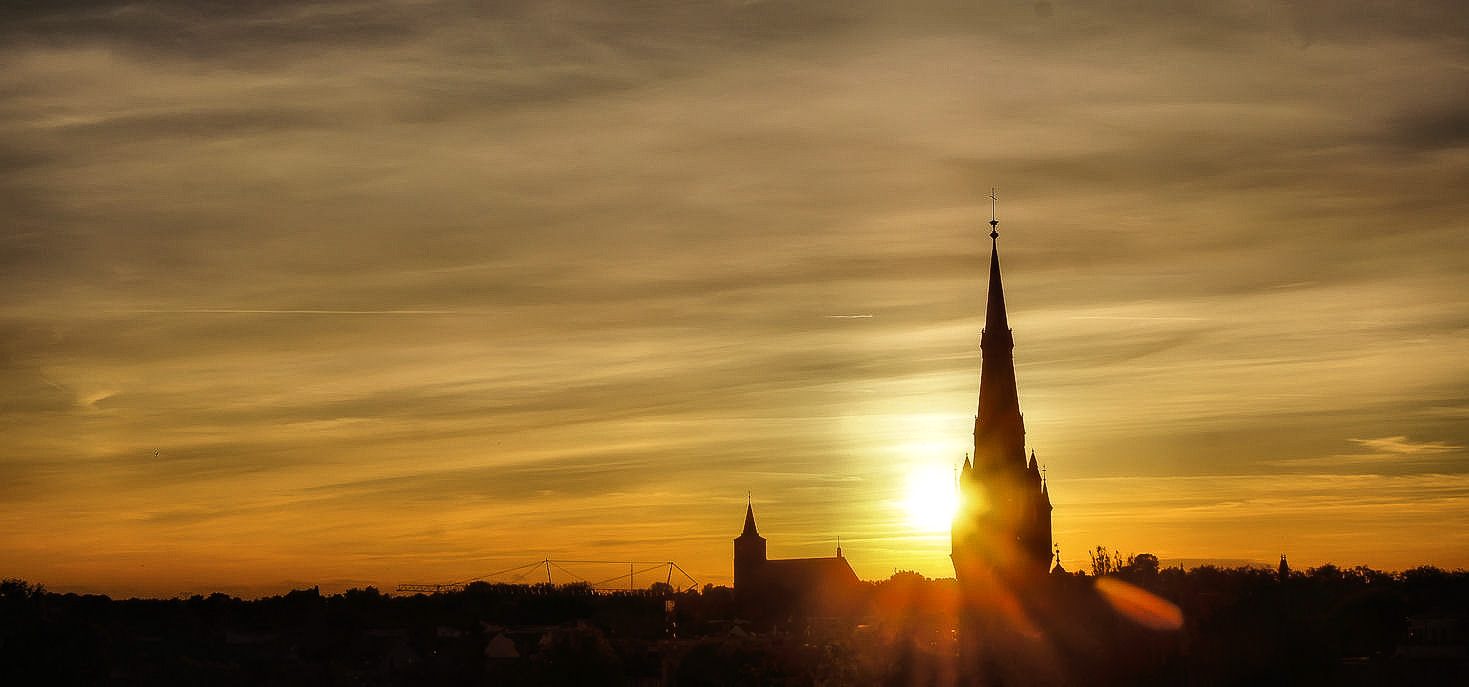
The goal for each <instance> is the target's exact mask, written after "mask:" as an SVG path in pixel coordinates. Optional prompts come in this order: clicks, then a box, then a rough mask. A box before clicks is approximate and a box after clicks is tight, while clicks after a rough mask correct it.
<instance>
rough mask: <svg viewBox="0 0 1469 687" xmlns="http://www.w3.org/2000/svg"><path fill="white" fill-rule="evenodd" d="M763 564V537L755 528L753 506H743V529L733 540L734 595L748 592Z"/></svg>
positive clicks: (758, 575)
mask: <svg viewBox="0 0 1469 687" xmlns="http://www.w3.org/2000/svg"><path fill="white" fill-rule="evenodd" d="M764 566H765V537H762V536H760V530H757V529H755V507H754V505H753V504H749V505H746V506H745V531H744V532H741V533H740V536H738V537H735V540H734V588H735V595H736V596H740V595H741V594H743V593H748V592H749V591H750V590H751V589H752V588H753V587H754V586H755V584H757V583H756V582H755V580H756V579H757V578H759V577H760V569H761V568H763V567H764Z"/></svg>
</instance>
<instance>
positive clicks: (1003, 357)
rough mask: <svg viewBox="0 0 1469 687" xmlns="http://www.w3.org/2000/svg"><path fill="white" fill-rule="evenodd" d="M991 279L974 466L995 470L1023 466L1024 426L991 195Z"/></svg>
mask: <svg viewBox="0 0 1469 687" xmlns="http://www.w3.org/2000/svg"><path fill="white" fill-rule="evenodd" d="M990 199H991V206H990V207H991V210H990V213H991V214H990V222H989V224H990V280H989V294H988V299H987V301H986V303H985V312H984V332H983V333H982V334H981V335H980V339H979V349H980V357H981V362H980V373H979V414H978V415H977V416H976V417H975V419H974V464H975V466H976V467H977V466H980V465H985V466H990V467H993V466H996V465H1002V464H1005V463H1009V462H1019V463H1020V465H1019V467H1022V468H1023V467H1025V463H1024V461H1025V426H1024V422H1023V421H1022V420H1021V417H1020V398H1019V396H1020V394H1019V392H1018V391H1017V390H1016V387H1015V356H1014V349H1015V339H1014V337H1013V336H1012V335H1011V332H1010V323H1009V320H1008V318H1007V317H1006V316H1005V287H1004V284H1003V283H1002V281H1001V279H1000V250H999V236H1000V232H999V224H1000V220H998V219H996V218H995V216H994V205H993V202H994V200H995V194H994V192H993V191H991V193H990Z"/></svg>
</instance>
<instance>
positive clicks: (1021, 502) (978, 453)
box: [951, 194, 1052, 584]
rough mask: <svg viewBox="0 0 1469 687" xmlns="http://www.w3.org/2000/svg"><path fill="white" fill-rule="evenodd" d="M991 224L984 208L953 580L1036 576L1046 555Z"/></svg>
mask: <svg viewBox="0 0 1469 687" xmlns="http://www.w3.org/2000/svg"><path fill="white" fill-rule="evenodd" d="M993 197H994V196H993V194H992V195H991V198H993ZM999 223H1000V222H999V220H998V219H995V218H994V217H993V215H992V216H991V218H990V222H989V225H990V269H989V292H988V298H987V299H986V303H985V318H984V321H985V326H984V330H983V331H982V333H981V334H980V342H979V349H980V374H979V409H978V412H977V413H976V415H975V418H974V453H973V458H972V459H968V458H967V459H966V460H965V463H964V467H963V468H962V469H961V471H960V475H959V499H960V501H959V503H960V507H959V512H958V513H957V514H956V515H955V518H954V522H953V528H952V530H951V538H952V546H953V554H952V558H953V560H954V571H955V574H956V576H957V577H958V579H959V582H960V583H961V584H964V583H965V582H966V578H975V577H978V576H984V577H986V578H988V577H992V576H999V577H1000V578H1006V579H1012V580H1015V579H1023V578H1026V577H1032V576H1035V575H1044V574H1045V573H1047V572H1048V571H1049V569H1050V562H1051V556H1052V549H1051V545H1052V542H1051V501H1050V493H1049V490H1048V489H1047V486H1046V484H1045V480H1044V479H1043V478H1042V477H1041V471H1040V465H1039V462H1038V461H1037V459H1036V456H1035V452H1034V451H1031V453H1030V456H1029V461H1027V460H1026V451H1025V421H1024V418H1023V416H1022V415H1021V413H1020V394H1019V391H1018V389H1017V386H1016V382H1015V356H1014V349H1015V340H1014V336H1013V333H1012V332H1011V330H1010V324H1009V321H1008V317H1007V314H1006V311H1005V288H1004V284H1003V282H1002V280H1001V278H1000V251H999V236H1000V234H999ZM971 582H972V580H971Z"/></svg>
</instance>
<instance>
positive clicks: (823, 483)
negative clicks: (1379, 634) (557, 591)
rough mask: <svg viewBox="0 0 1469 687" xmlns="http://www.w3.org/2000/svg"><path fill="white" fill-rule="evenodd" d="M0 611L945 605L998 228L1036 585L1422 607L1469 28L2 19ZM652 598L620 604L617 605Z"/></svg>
mask: <svg viewBox="0 0 1469 687" xmlns="http://www.w3.org/2000/svg"><path fill="white" fill-rule="evenodd" d="M0 61H3V63H4V64H5V65H6V68H5V69H4V70H3V71H0V92H3V93H4V97H3V98H0V207H3V208H4V209H5V213H4V214H5V221H4V222H0V504H3V508H0V576H4V577H20V578H25V579H27V580H29V581H32V582H36V583H42V584H45V585H47V586H48V587H49V588H51V589H53V590H59V591H93V592H100V593H108V594H113V595H120V596H126V595H135V594H137V595H161V596H172V595H178V594H192V593H207V592H210V591H215V590H219V591H227V592H230V593H235V594H242V595H247V596H255V595H260V594H273V593H281V592H283V591H285V590H288V589H290V588H291V587H293V586H303V585H305V586H309V585H316V584H320V585H322V586H323V588H324V589H341V588H346V587H352V586H366V585H377V586H379V587H384V588H391V587H392V586H393V585H396V584H398V583H403V582H448V581H455V580H460V579H465V578H469V577H473V576H475V575H479V574H483V573H487V572H490V571H494V570H498V569H502V568H507V567H511V566H514V565H518V564H521V563H527V562H530V561H533V560H539V559H542V558H548V557H549V558H553V559H566V558H575V559H596V560H628V559H636V560H673V561H677V562H678V564H679V565H680V566H681V567H682V568H684V569H685V570H687V571H688V572H689V573H690V574H692V575H694V576H695V577H696V578H698V579H700V580H701V581H704V582H712V583H715V584H728V583H729V581H730V578H731V575H732V570H731V558H730V557H731V554H732V549H731V542H732V540H733V538H734V537H735V536H737V535H738V534H739V532H740V526H741V523H742V518H743V516H744V509H745V503H746V498H747V496H746V494H747V492H749V493H751V494H752V495H753V501H754V508H755V512H756V514H757V515H758V517H759V519H760V529H761V533H762V534H764V535H765V536H766V537H767V538H768V539H769V540H770V550H769V553H770V555H771V556H772V557H779V558H795V557H808V556H821V555H830V553H831V552H832V551H833V550H834V547H835V543H836V538H837V537H838V536H840V537H841V540H842V546H843V549H844V550H845V553H846V555H847V556H848V557H849V558H850V560H851V563H852V566H853V568H854V569H855V570H856V572H857V574H858V575H859V576H861V577H863V578H864V579H879V578H885V577H887V576H888V575H890V574H892V572H893V571H894V570H896V569H911V570H917V571H919V572H921V573H923V574H925V575H928V576H932V577H947V576H950V575H952V574H953V569H952V567H951V566H950V563H949V560H948V554H949V550H948V546H949V540H948V532H947V529H946V527H945V526H946V521H945V520H944V518H943V517H942V513H941V512H940V511H941V510H942V509H933V508H930V507H929V506H930V505H931V504H933V503H935V502H938V501H942V500H943V499H944V498H947V497H948V496H951V495H947V494H946V492H945V489H946V487H947V486H950V485H951V484H952V475H953V469H954V467H955V466H956V465H958V464H959V463H960V462H961V461H962V460H963V457H964V453H965V451H967V450H969V448H970V445H971V441H972V440H971V437H970V432H971V430H972V428H973V417H974V412H975V405H976V399H977V394H978V381H979V348H978V343H979V329H980V327H981V325H982V322H983V318H984V285H985V270H986V264H987V263H986V261H987V258H988V250H989V240H988V238H987V237H986V236H985V234H986V231H987V227H986V226H985V222H986V221H987V220H988V219H989V217H990V201H989V200H988V199H987V198H986V197H985V196H986V195H987V194H988V193H989V192H990V189H991V187H998V195H999V204H998V216H999V220H1000V225H999V230H1000V238H999V246H1000V256H1001V261H1002V264H1003V267H1004V274H1005V286H1006V299H1007V304H1008V306H1009V317H1010V324H1011V327H1012V328H1013V330H1014V338H1015V363H1016V373H1017V377H1018V385H1019V394H1020V403H1021V409H1022V411H1023V412H1024V413H1025V423H1026V430H1027V439H1028V445H1029V446H1030V447H1031V448H1034V449H1035V451H1036V453H1037V456H1038V457H1039V459H1040V461H1041V462H1042V463H1043V464H1044V465H1045V466H1046V468H1047V479H1048V481H1049V483H1050V487H1051V498H1052V500H1053V502H1054V504H1055V512H1054V533H1055V537H1056V539H1057V542H1058V544H1059V546H1060V549H1061V554H1062V558H1063V561H1064V564H1065V565H1066V567H1067V568H1069V569H1077V568H1084V567H1086V564H1087V560H1088V559H1087V551H1088V550H1090V549H1092V548H1093V547H1095V546H1097V545H1104V546H1106V547H1108V548H1109V549H1114V548H1115V549H1117V550H1119V551H1121V552H1122V553H1124V554H1126V553H1141V552H1151V553H1154V554H1156V555H1158V556H1159V558H1160V559H1162V561H1163V562H1164V563H1165V564H1167V563H1169V562H1170V561H1191V562H1192V561H1200V560H1223V561H1259V562H1262V563H1269V564H1273V563H1274V562H1276V561H1278V559H1279V556H1280V554H1282V553H1284V554H1288V555H1289V556H1290V561H1291V564H1292V566H1294V567H1296V568H1298V569H1304V568H1306V567H1310V566H1316V565H1320V564H1323V563H1327V562H1332V563H1336V564H1338V565H1345V566H1352V565H1358V564H1364V565H1369V566H1372V567H1375V568H1380V569H1405V568H1410V567H1413V566H1417V565H1421V564H1432V565H1437V566H1440V567H1447V568H1461V567H1469V533H1465V532H1464V528H1463V523H1464V522H1466V521H1469V460H1466V458H1469V355H1466V351H1469V295H1466V294H1469V269H1466V268H1469V226H1466V222H1469V219H1466V218H1469V194H1466V193H1465V189H1466V188H1469V9H1466V7H1465V5H1464V3H1462V2H1457V1H1451V0H1441V1H1437V2H1430V1H1411V0H1410V1H1408V2H1397V3H1369V2H1356V1H1354V0H1346V1H1345V2H1314V1H1309V0H1307V1H1299V2H1208V3H1204V2H1199V3H1189V2H1183V3H1178V2H1168V3H1148V2H1138V3H1121V2H1074V3H1067V2H1059V1H1057V2H1036V3H1028V2H1025V3H979V4H975V3H947V2H927V1H925V0H919V2H916V3H912V2H910V3H901V4H898V3H881V2H855V3H844V4H841V5H840V6H831V4H830V3H814V2H797V1H779V0H771V1H768V2H758V1H757V2H749V1H738V2H736V1H733V0H730V1H727V2H725V1H719V0H709V1H708V2H702V3H687V2H651V3H639V4H638V6H637V8H636V9H631V8H628V7H625V6H624V3H616V2H590V1H589V2H580V1H564V2H563V1H552V2H511V3H494V6H493V7H484V6H481V5H480V4H479V3H460V2H454V1H444V2H437V1H433V0H428V1H424V2H411V3H409V2H399V1H395V0H373V1H371V2H367V1H365V0H346V1H344V2H331V3H324V2H309V1H308V2H290V3H286V2H255V3H249V4H248V5H244V6H210V8H209V9H207V10H206V9H198V8H195V7H194V6H193V4H192V3H186V2H178V1H176V0H157V1H151V2H150V1H144V2H129V3H118V2H109V1H107V0H89V1H88V2H58V3H41V4H36V3H27V4H25V5H23V6H22V7H19V8H13V7H6V8H3V9H0ZM650 581H651V580H650Z"/></svg>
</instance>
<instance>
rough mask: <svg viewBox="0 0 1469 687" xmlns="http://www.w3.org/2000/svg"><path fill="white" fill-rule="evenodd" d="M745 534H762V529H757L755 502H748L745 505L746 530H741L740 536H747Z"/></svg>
mask: <svg viewBox="0 0 1469 687" xmlns="http://www.w3.org/2000/svg"><path fill="white" fill-rule="evenodd" d="M745 535H754V536H756V537H758V536H760V531H759V530H757V529H755V506H754V504H746V505H745V531H744V532H741V533H740V536H745Z"/></svg>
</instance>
